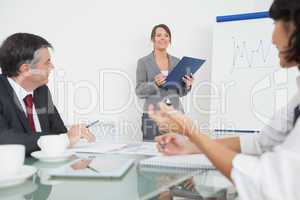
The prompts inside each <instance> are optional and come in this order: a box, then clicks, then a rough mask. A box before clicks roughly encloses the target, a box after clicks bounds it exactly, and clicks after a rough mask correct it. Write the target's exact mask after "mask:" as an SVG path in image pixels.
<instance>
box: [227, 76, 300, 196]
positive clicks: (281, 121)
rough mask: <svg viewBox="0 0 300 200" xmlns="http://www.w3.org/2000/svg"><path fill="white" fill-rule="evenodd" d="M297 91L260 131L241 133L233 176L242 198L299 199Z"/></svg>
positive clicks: (299, 86)
mask: <svg viewBox="0 0 300 200" xmlns="http://www.w3.org/2000/svg"><path fill="white" fill-rule="evenodd" d="M297 86H298V93H297V94H296V95H295V96H294V98H292V99H291V100H290V102H289V103H288V105H287V106H285V107H284V108H282V109H281V110H279V111H278V112H277V113H276V114H275V116H274V118H273V119H272V121H271V122H270V124H269V125H267V126H266V127H265V128H264V129H262V131H261V133H260V134H257V135H249V136H241V137H240V141H241V151H242V153H241V154H238V155H237V156H236V157H235V158H234V160H233V170H232V172H231V178H232V180H233V182H234V183H235V186H236V188H237V190H238V193H239V198H240V199H241V200H269V199H280V200H298V199H300V188H299V186H300V117H299V120H298V121H297V122H296V124H295V126H293V120H294V109H295V108H296V107H297V106H298V105H299V104H300V77H298V78H297Z"/></svg>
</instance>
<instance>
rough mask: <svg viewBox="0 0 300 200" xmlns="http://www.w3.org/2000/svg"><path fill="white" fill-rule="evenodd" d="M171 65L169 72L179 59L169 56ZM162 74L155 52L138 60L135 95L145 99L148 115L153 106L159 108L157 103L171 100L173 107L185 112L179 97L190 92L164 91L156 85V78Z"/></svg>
mask: <svg viewBox="0 0 300 200" xmlns="http://www.w3.org/2000/svg"><path fill="white" fill-rule="evenodd" d="M168 56H169V61H170V62H169V63H170V64H171V66H170V68H169V72H170V71H172V69H173V68H174V67H175V66H176V65H177V64H178V62H179V59H178V58H176V57H174V56H171V55H168ZM159 73H160V69H159V67H158V66H157V64H156V62H155V58H154V54H153V52H152V53H150V54H149V55H147V56H145V57H142V58H140V59H139V60H138V63H137V69H136V88H135V93H136V95H137V96H138V97H139V98H142V99H145V104H144V113H147V111H148V106H149V105H150V104H153V105H154V106H155V107H156V108H157V103H158V102H160V101H163V100H164V99H165V98H169V99H170V100H171V102H172V104H173V106H174V107H175V108H176V109H177V110H180V111H182V112H183V107H182V104H181V102H180V99H179V97H182V96H185V95H186V94H187V93H188V92H189V91H190V90H188V89H186V88H185V87H184V88H182V89H181V90H177V89H163V88H161V87H158V86H157V85H156V84H155V81H154V77H155V76H156V75H157V74H159Z"/></svg>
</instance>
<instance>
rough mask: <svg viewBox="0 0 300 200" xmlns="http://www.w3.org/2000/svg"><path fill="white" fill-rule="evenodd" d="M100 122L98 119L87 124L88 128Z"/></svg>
mask: <svg viewBox="0 0 300 200" xmlns="http://www.w3.org/2000/svg"><path fill="white" fill-rule="evenodd" d="M98 122H99V120H96V121H94V122H92V123H90V124H88V125H86V128H90V127H92V126H94V125H95V124H97V123H98Z"/></svg>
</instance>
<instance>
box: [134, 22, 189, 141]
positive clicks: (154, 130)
mask: <svg viewBox="0 0 300 200" xmlns="http://www.w3.org/2000/svg"><path fill="white" fill-rule="evenodd" d="M171 39H172V37H171V31H170V29H169V27H168V26H167V25H165V24H159V25H156V26H154V27H153V29H152V32H151V41H152V43H153V51H152V52H151V53H150V54H149V55H147V56H145V57H142V58H140V59H139V60H138V63H137V69H136V90H135V92H136V95H137V96H138V97H139V98H141V99H145V103H144V108H143V115H142V132H143V139H144V140H153V139H154V137H155V136H157V135H159V130H158V127H157V125H156V123H155V122H154V121H152V120H151V119H150V118H149V116H148V114H147V110H148V106H149V105H150V104H153V105H156V104H157V103H158V102H160V101H164V100H167V99H168V100H170V101H171V103H172V105H173V106H174V108H175V109H176V110H179V111H181V112H183V107H182V105H181V103H180V99H179V98H180V97H182V96H185V95H186V94H187V93H188V92H189V91H190V90H191V86H192V81H193V77H190V76H186V77H184V78H183V81H184V82H185V87H184V88H177V89H163V88H162V85H163V84H164V83H165V82H166V77H167V75H168V73H169V72H170V71H171V70H172V69H173V68H174V67H175V66H176V65H177V63H178V62H179V59H178V58H176V57H174V56H172V55H170V54H168V52H167V48H168V47H169V45H170V43H171Z"/></svg>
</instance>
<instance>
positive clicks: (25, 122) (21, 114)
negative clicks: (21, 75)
mask: <svg viewBox="0 0 300 200" xmlns="http://www.w3.org/2000/svg"><path fill="white" fill-rule="evenodd" d="M1 79H2V81H3V83H4V85H5V88H6V92H7V95H8V97H9V98H10V99H11V101H12V103H13V104H14V106H13V107H14V109H15V111H16V114H17V116H18V118H19V120H20V122H21V123H22V125H23V127H24V129H25V130H26V132H31V129H30V127H29V124H28V120H27V117H26V114H25V112H24V110H23V107H22V105H21V103H20V102H19V99H18V97H17V94H16V93H15V91H14V89H13V88H12V87H11V85H10V84H9V82H8V80H7V78H6V77H4V76H1Z"/></svg>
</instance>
